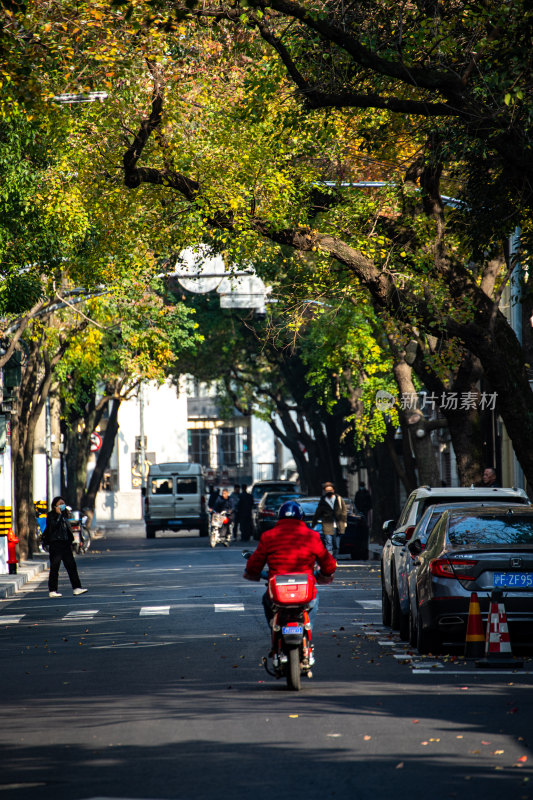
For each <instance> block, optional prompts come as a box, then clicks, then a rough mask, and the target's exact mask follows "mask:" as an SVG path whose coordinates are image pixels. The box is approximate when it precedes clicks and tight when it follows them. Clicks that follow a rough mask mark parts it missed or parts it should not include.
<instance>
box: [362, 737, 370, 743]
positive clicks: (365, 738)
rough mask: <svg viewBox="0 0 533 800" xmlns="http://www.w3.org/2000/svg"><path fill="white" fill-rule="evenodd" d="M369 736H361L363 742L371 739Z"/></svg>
mask: <svg viewBox="0 0 533 800" xmlns="http://www.w3.org/2000/svg"><path fill="white" fill-rule="evenodd" d="M371 738H372V737H371V736H363V740H364V741H365V742H369V741H370V740H371Z"/></svg>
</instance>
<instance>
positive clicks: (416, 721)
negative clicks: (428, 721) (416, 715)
mask: <svg viewBox="0 0 533 800" xmlns="http://www.w3.org/2000/svg"><path fill="white" fill-rule="evenodd" d="M412 722H413V725H417V723H419V722H420V720H419V719H414V720H413V721H412Z"/></svg>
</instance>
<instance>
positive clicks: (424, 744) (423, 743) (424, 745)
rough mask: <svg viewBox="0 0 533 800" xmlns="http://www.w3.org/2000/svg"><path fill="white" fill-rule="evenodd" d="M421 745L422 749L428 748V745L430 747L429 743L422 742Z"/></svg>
mask: <svg viewBox="0 0 533 800" xmlns="http://www.w3.org/2000/svg"><path fill="white" fill-rule="evenodd" d="M420 744H421V745H422V747H426V745H428V744H429V742H420Z"/></svg>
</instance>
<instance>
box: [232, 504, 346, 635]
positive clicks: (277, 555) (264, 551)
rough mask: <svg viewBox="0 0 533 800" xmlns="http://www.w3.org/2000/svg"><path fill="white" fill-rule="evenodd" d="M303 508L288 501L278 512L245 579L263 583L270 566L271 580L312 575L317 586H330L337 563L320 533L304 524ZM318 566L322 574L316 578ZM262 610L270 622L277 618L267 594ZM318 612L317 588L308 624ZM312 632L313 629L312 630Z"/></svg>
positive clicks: (249, 563)
mask: <svg viewBox="0 0 533 800" xmlns="http://www.w3.org/2000/svg"><path fill="white" fill-rule="evenodd" d="M303 517H304V512H303V509H302V507H301V506H300V505H299V504H298V503H295V502H294V501H293V500H289V501H288V502H286V503H283V505H282V506H281V508H280V509H279V512H278V522H277V523H276V524H275V525H274V527H273V528H271V529H270V530H267V531H265V532H264V533H263V534H262V535H261V539H260V540H259V544H258V545H257V548H256V550H255V552H254V553H252V555H251V556H250V558H249V559H248V561H247V562H246V569H245V570H244V574H243V577H244V578H246V580H249V581H259V580H261V571H262V570H263V567H264V566H265V564H266V565H267V566H268V574H269V577H272V576H273V575H286V574H288V573H305V574H307V575H311V576H312V577H313V579H314V580H316V581H317V582H318V583H331V582H332V580H333V573H334V572H335V570H336V569H337V562H336V561H335V559H334V558H333V556H332V555H331V554H330V553H328V551H327V550H326V548H325V547H324V544H323V542H322V540H321V538H320V535H319V534H318V533H317V531H314V530H311V529H310V528H308V527H307V525H306V524H305V523H304V522H303ZM317 562H318V564H319V566H320V572H319V573H318V576H315V567H316V563H317ZM263 608H264V610H265V616H266V618H267V622H268V623H269V625H270V621H271V619H272V617H273V616H274V614H273V611H272V606H271V603H270V598H269V596H268V592H265V594H264V595H263ZM317 611H318V595H317V590H316V585H315V593H314V598H313V600H312V601H311V603H310V604H309V622H310V623H311V626H312V625H313V623H314V620H315V617H316V614H317ZM311 629H312V628H311Z"/></svg>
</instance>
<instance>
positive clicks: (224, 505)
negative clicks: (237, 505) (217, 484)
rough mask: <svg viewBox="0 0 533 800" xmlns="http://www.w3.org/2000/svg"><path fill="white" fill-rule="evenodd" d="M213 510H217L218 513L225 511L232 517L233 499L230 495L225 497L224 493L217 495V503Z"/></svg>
mask: <svg viewBox="0 0 533 800" xmlns="http://www.w3.org/2000/svg"><path fill="white" fill-rule="evenodd" d="M213 511H216V513H217V514H222V513H223V512H224V511H225V512H226V515H227V516H228V517H231V515H232V514H233V506H232V505H231V501H230V499H229V497H228V498H227V499H224V498H223V497H222V495H220V497H217V500H216V503H215V505H214V507H213Z"/></svg>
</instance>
